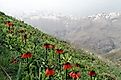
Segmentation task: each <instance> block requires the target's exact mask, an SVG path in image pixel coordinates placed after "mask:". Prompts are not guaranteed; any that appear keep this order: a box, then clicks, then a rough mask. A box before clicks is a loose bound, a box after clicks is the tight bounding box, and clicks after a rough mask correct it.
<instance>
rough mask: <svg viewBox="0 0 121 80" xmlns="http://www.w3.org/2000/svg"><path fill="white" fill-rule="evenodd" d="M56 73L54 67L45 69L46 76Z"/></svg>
mask: <svg viewBox="0 0 121 80" xmlns="http://www.w3.org/2000/svg"><path fill="white" fill-rule="evenodd" d="M54 74H55V71H54V70H53V69H50V68H47V69H46V71H45V75H46V76H53V75H54Z"/></svg>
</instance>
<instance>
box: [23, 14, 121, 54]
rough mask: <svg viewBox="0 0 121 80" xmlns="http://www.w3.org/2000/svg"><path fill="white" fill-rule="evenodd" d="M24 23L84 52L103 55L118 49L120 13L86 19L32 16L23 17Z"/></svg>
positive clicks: (120, 39)
mask: <svg viewBox="0 0 121 80" xmlns="http://www.w3.org/2000/svg"><path fill="white" fill-rule="evenodd" d="M33 15H34V16H33ZM50 16H51V17H50ZM53 17H55V18H54V19H53ZM23 20H25V21H26V22H28V23H31V24H32V25H35V26H38V28H42V30H44V31H45V32H47V33H51V34H52V35H55V36H57V37H59V38H62V39H63V40H69V41H70V42H71V43H74V44H75V46H77V47H83V48H87V49H89V50H91V51H94V52H96V53H101V54H106V53H109V52H110V51H112V50H114V49H120V48H121V46H120V45H121V37H120V34H121V31H120V30H121V27H120V26H121V23H120V21H121V13H119V12H112V13H100V14H96V15H93V16H88V17H73V16H62V15H58V14H56V15H51V14H48V15H47V14H46V15H43V16H41V15H40V14H36V13H33V14H31V15H29V16H28V17H25V18H24V17H23ZM60 27H61V28H60ZM78 43H79V44H78Z"/></svg>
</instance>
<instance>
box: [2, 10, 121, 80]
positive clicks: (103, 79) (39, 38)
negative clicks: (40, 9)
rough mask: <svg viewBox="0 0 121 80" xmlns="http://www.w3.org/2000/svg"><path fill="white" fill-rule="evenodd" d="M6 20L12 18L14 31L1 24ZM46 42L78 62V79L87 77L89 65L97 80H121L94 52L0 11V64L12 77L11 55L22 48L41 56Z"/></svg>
mask: <svg viewBox="0 0 121 80" xmlns="http://www.w3.org/2000/svg"><path fill="white" fill-rule="evenodd" d="M6 21H12V22H13V23H14V33H9V32H8V28H7V26H6V25H5V22H6ZM21 29H24V30H26V32H25V33H26V34H27V38H28V39H27V43H26V45H25V43H24V42H22V38H21V35H22V34H20V33H19V30H21ZM10 39H11V40H10ZM35 42H36V43H37V47H36V49H34V43H35ZM46 42H48V43H51V44H54V45H56V48H62V49H63V50H64V52H65V54H66V56H68V55H69V57H72V58H71V60H69V61H70V62H71V63H79V64H80V65H81V67H82V68H81V71H82V78H81V80H88V79H89V77H88V76H87V72H88V70H89V67H90V68H91V67H93V69H94V70H95V71H96V73H97V74H98V75H97V78H98V79H97V80H112V79H111V77H114V78H115V79H114V80H116V79H117V80H121V76H120V73H121V69H120V68H117V67H116V66H114V65H113V64H110V65H108V64H106V63H105V62H103V61H101V60H100V59H98V58H97V57H95V56H94V55H90V54H87V53H86V52H85V51H82V50H74V49H73V48H72V47H71V46H70V45H69V44H68V43H66V42H64V41H60V40H58V39H56V38H53V37H52V36H49V35H47V34H45V33H43V32H41V31H39V30H38V29H35V28H33V27H32V26H30V25H28V24H26V23H24V22H22V21H20V20H16V19H15V18H12V17H10V16H6V15H4V14H3V13H1V12H0V66H2V67H4V69H5V71H6V72H7V73H8V74H9V75H10V76H11V77H12V79H15V77H16V74H17V70H18V65H19V64H11V63H10V60H11V58H12V57H16V56H18V55H20V54H21V53H25V52H26V51H30V52H32V53H36V54H37V55H35V58H39V57H41V56H43V53H44V49H43V44H44V43H46ZM87 66H88V67H87ZM0 69H1V68H0ZM7 79H8V78H7V76H6V75H5V73H4V72H3V71H2V69H1V70H0V80H7Z"/></svg>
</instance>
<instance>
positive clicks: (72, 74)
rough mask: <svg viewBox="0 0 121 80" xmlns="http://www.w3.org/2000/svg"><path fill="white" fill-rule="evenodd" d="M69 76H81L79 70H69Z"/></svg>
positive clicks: (74, 77) (76, 77)
mask: <svg viewBox="0 0 121 80" xmlns="http://www.w3.org/2000/svg"><path fill="white" fill-rule="evenodd" d="M69 76H70V77H72V78H73V79H78V78H79V77H80V76H81V74H80V72H70V73H69Z"/></svg>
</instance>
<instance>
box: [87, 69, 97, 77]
mask: <svg viewBox="0 0 121 80" xmlns="http://www.w3.org/2000/svg"><path fill="white" fill-rule="evenodd" d="M88 75H89V76H90V77H95V76H96V72H95V71H93V70H92V71H89V72H88Z"/></svg>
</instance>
